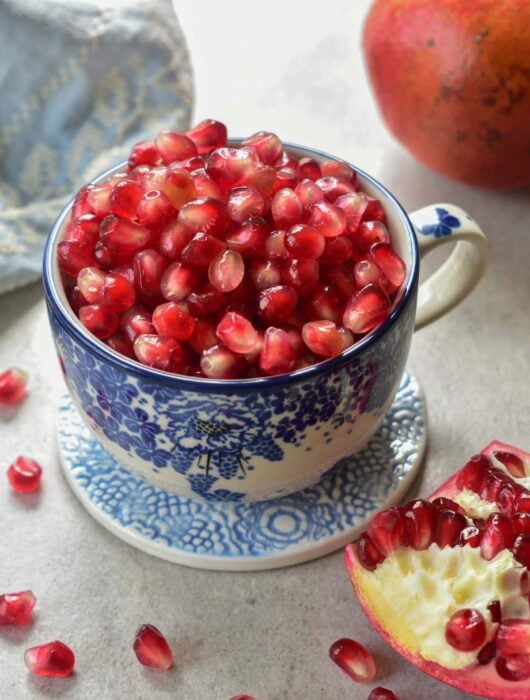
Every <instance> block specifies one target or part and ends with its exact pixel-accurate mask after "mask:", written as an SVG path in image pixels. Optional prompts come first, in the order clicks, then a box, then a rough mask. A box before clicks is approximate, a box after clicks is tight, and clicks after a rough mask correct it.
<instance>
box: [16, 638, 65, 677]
mask: <svg viewBox="0 0 530 700" xmlns="http://www.w3.org/2000/svg"><path fill="white" fill-rule="evenodd" d="M24 663H25V664H26V666H27V667H28V668H29V670H30V671H31V673H33V674H34V675H35V676H48V677H52V678H66V677H67V676H69V675H70V674H71V673H72V671H73V670H74V666H75V656H74V652H73V651H72V650H71V649H70V647H68V646H66V644H64V643H63V642H60V641H59V640H55V641H53V642H48V643H47V644H40V645H39V646H36V647H31V648H30V649H26V652H25V653H24Z"/></svg>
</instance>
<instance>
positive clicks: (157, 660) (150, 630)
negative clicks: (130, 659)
mask: <svg viewBox="0 0 530 700" xmlns="http://www.w3.org/2000/svg"><path fill="white" fill-rule="evenodd" d="M133 649H134V653H135V654H136V658H137V659H138V661H139V662H140V663H141V664H142V665H143V666H149V668H156V669H158V670H159V671H167V670H168V669H170V668H171V667H172V666H173V653H172V651H171V649H170V648H169V644H168V643H167V642H166V638H165V637H164V635H163V634H162V632H160V630H159V629H157V628H156V627H154V626H153V625H141V626H140V627H139V628H138V629H137V630H136V634H135V636H134V643H133Z"/></svg>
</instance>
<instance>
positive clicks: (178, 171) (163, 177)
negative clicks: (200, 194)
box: [146, 166, 196, 209]
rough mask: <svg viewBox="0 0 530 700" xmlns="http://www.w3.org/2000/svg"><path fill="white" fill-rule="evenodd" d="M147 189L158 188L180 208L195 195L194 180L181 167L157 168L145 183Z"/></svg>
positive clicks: (170, 201) (171, 202) (173, 205)
mask: <svg viewBox="0 0 530 700" xmlns="http://www.w3.org/2000/svg"><path fill="white" fill-rule="evenodd" d="M146 189H148V190H160V191H161V192H162V193H163V194H164V195H165V196H166V197H167V199H168V200H169V203H170V204H171V206H172V207H174V208H175V209H180V207H182V206H183V205H184V204H186V202H189V201H190V200H192V199H193V198H194V197H195V196H196V191H195V181H194V179H193V177H192V176H191V175H190V173H188V172H187V171H186V170H183V169H182V168H174V167H173V166H172V167H171V168H157V169H156V170H155V171H153V172H152V173H151V175H150V177H149V179H148V181H147V183H146Z"/></svg>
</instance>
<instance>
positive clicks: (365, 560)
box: [356, 532, 385, 571]
mask: <svg viewBox="0 0 530 700" xmlns="http://www.w3.org/2000/svg"><path fill="white" fill-rule="evenodd" d="M356 544H357V554H358V556H359V561H360V562H361V564H362V565H363V566H364V568H365V569H368V571H373V570H374V569H375V568H376V566H377V565H378V564H380V563H381V562H382V561H384V559H385V557H384V556H383V555H382V554H381V552H380V551H379V550H378V549H377V547H376V546H375V544H374V543H373V542H372V540H371V538H370V536H369V535H368V534H367V533H366V532H363V534H362V535H361V536H360V537H359V539H358V540H357V543H356Z"/></svg>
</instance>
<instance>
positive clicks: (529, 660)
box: [495, 654, 530, 681]
mask: <svg viewBox="0 0 530 700" xmlns="http://www.w3.org/2000/svg"><path fill="white" fill-rule="evenodd" d="M495 670H496V671H497V673H498V674H499V676H500V677H501V678H504V679H505V680H507V681H525V680H528V679H529V678H530V654H510V655H509V656H497V660H496V661H495Z"/></svg>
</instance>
